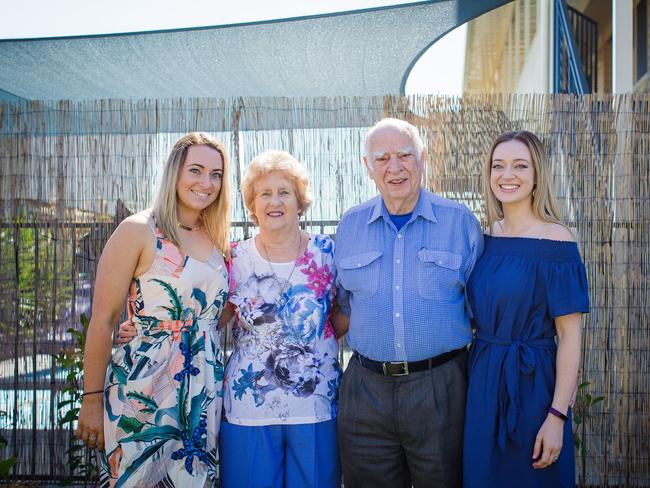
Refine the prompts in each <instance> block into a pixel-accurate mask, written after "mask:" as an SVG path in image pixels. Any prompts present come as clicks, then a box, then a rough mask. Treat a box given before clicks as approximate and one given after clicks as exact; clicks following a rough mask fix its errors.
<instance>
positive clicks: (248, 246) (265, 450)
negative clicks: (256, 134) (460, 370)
mask: <svg viewBox="0 0 650 488" xmlns="http://www.w3.org/2000/svg"><path fill="white" fill-rule="evenodd" d="M308 188H309V180H308V177H307V173H306V171H305V169H304V168H303V166H302V165H301V164H300V163H299V162H298V161H296V160H295V159H294V158H293V157H292V156H291V155H290V154H289V153H287V152H284V151H267V152H264V153H262V154H260V155H259V156H258V157H256V158H255V159H254V160H253V161H252V162H251V164H250V165H249V167H248V172H247V175H246V178H245V179H244V182H243V183H242V193H243V195H244V200H245V203H246V207H247V209H248V210H249V212H250V214H251V217H252V219H253V221H254V222H255V223H257V224H258V225H259V230H260V232H259V234H258V235H257V236H256V237H254V238H252V239H249V240H247V241H244V242H241V243H239V244H238V245H237V246H234V247H233V250H232V255H233V267H232V274H231V283H230V284H231V294H230V298H229V302H230V303H231V304H232V305H233V306H234V310H235V314H236V316H237V320H236V322H235V326H234V328H233V337H234V342H235V348H234V352H233V354H232V356H231V357H230V359H229V361H228V364H227V366H226V371H225V379H224V406H225V418H224V419H223V421H222V426H221V429H222V430H221V438H220V442H219V446H220V451H221V452H222V453H223V457H222V464H221V479H222V486H223V487H224V488H229V487H239V486H277V487H287V488H290V487H296V488H298V487H306V486H318V487H334V486H340V466H339V459H338V447H337V439H336V410H337V399H338V398H337V397H338V387H339V383H340V378H341V367H340V365H339V362H338V343H337V340H336V335H335V333H334V329H333V327H332V324H331V322H330V320H329V317H330V312H331V307H332V303H333V298H334V293H335V287H334V286H333V282H334V275H333V273H334V269H333V265H332V262H333V252H334V244H333V242H332V240H331V239H330V238H329V237H327V236H322V235H313V234H308V233H307V232H304V231H302V230H301V229H300V227H299V226H298V221H299V218H300V216H301V215H302V214H303V213H304V212H305V210H306V209H307V207H308V206H309V203H310V201H311V196H310V194H309V190H308Z"/></svg>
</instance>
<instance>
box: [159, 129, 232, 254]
mask: <svg viewBox="0 0 650 488" xmlns="http://www.w3.org/2000/svg"><path fill="white" fill-rule="evenodd" d="M191 146H208V147H211V148H213V149H215V150H216V151H218V152H219V154H220V155H221V159H222V160H223V176H222V178H221V190H220V191H219V195H217V199H216V200H215V201H214V202H212V203H211V204H210V205H209V206H208V207H206V208H204V209H203V210H202V211H201V221H202V225H203V228H204V229H205V231H206V233H207V234H208V236H209V237H210V239H211V240H212V242H213V243H214V245H215V247H216V248H217V249H219V251H221V253H222V254H223V255H224V256H225V257H226V258H228V257H230V170H229V167H230V161H229V159H228V154H227V153H226V149H225V147H224V145H223V144H222V143H221V142H219V141H218V140H217V139H215V138H214V137H212V136H210V135H208V134H205V133H203V132H190V133H189V134H186V135H184V136H183V137H181V138H180V139H179V140H178V141H177V142H176V144H174V148H173V149H172V151H171V153H170V154H169V157H168V158H167V162H166V163H165V169H164V170H163V175H162V180H161V182H160V189H159V190H158V195H157V196H156V200H155V202H154V205H153V214H154V216H155V219H156V225H157V226H158V228H159V229H160V231H161V232H162V233H163V235H164V236H165V237H166V238H167V239H169V240H170V241H171V242H173V243H174V244H175V245H177V246H179V247H180V239H179V235H178V207H177V205H178V194H177V186H178V177H179V174H180V172H181V170H182V169H183V164H184V163H185V158H186V157H187V151H188V150H189V148H190V147H191Z"/></svg>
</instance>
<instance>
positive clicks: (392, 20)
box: [0, 0, 508, 101]
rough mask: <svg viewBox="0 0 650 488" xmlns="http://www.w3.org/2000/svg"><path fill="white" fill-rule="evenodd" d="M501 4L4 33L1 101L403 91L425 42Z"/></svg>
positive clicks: (487, 0) (467, 2) (470, 1)
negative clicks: (47, 34) (37, 35)
mask: <svg viewBox="0 0 650 488" xmlns="http://www.w3.org/2000/svg"><path fill="white" fill-rule="evenodd" d="M505 3H508V1H504V0H443V1H429V2H419V3H413V4H406V5H401V6H395V7H382V8H374V9H366V10H358V11H352V12H344V13H336V14H328V15H318V16H310V17H302V18H294V19H283V20H274V21H265V22H253V23H246V24H237V25H226V26H216V27H204V28H193V29H181V30H171V31H156V32H143V33H132V34H113V35H100V36H82V37H68V38H48V39H23V40H4V41H0V100H16V99H17V98H18V99H20V98H23V99H37V100H62V99H66V100H73V101H80V100H91V99H110V98H119V99H140V98H170V97H219V98H228V97H237V96H260V97H277V96H290V97H318V96H357V95H359V96H361V95H364V96H366V95H379V94H402V93H404V87H405V84H406V79H407V77H408V75H409V73H410V70H411V68H412V66H413V65H414V63H415V62H416V61H417V59H418V58H419V56H420V55H421V54H422V53H423V52H424V51H425V50H426V49H427V47H429V46H430V45H431V44H432V43H433V42H435V41H436V40H438V39H439V38H440V37H442V36H443V35H444V34H445V33H447V32H448V31H450V30H452V29H453V28H455V27H456V26H458V25H461V24H463V23H465V22H467V21H468V20H470V19H472V18H474V17H476V16H478V15H480V14H482V13H484V12H487V11H489V10H491V9H493V8H495V7H498V6H500V5H503V4H505ZM440 69H441V70H444V69H445V67H444V66H441V67H440ZM431 76H436V73H435V72H432V73H431Z"/></svg>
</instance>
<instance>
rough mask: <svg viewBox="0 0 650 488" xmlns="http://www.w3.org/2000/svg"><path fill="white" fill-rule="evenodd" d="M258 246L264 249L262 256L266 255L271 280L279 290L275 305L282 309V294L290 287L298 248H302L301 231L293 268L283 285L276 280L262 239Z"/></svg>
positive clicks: (284, 302)
mask: <svg viewBox="0 0 650 488" xmlns="http://www.w3.org/2000/svg"><path fill="white" fill-rule="evenodd" d="M260 244H262V249H264V254H266V262H267V263H269V268H270V269H271V273H272V274H273V279H274V280H275V282H276V283H277V285H278V288H279V290H280V293H279V294H278V296H279V298H278V299H277V300H276V304H277V305H278V306H280V307H282V306H283V305H284V304H286V303H287V300H286V298H285V297H284V294H285V292H286V291H287V290H288V289H289V287H290V286H291V277H292V276H293V272H294V271H295V270H296V263H297V262H298V258H299V257H300V248H301V247H302V231H301V232H300V236H299V237H298V249H297V251H296V258H295V259H294V260H293V266H292V267H291V272H290V273H289V276H288V277H287V279H286V281H285V282H284V283H280V279H279V278H278V275H277V273H276V272H275V268H273V263H271V257H270V255H269V251H268V249H267V248H266V246H265V245H264V241H262V239H260Z"/></svg>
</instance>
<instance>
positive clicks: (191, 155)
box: [176, 145, 223, 211]
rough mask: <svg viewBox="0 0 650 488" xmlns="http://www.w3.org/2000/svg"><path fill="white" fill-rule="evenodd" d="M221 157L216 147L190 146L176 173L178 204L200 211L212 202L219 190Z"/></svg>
mask: <svg viewBox="0 0 650 488" xmlns="http://www.w3.org/2000/svg"><path fill="white" fill-rule="evenodd" d="M222 178H223V158H222V157H221V154H220V153H219V151H217V150H216V149H214V148H212V147H210V146H205V145H195V146H190V148H189V149H188V150H187V155H186V157H185V162H184V163H183V167H182V168H181V172H180V174H179V175H178V185H177V186H176V194H177V195H178V204H179V206H180V207H183V208H185V209H187V210H198V211H201V210H203V209H204V208H206V207H207V206H208V205H210V204H211V203H212V202H214V201H215V200H216V199H217V197H218V196H219V192H220V191H221V179H222Z"/></svg>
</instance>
